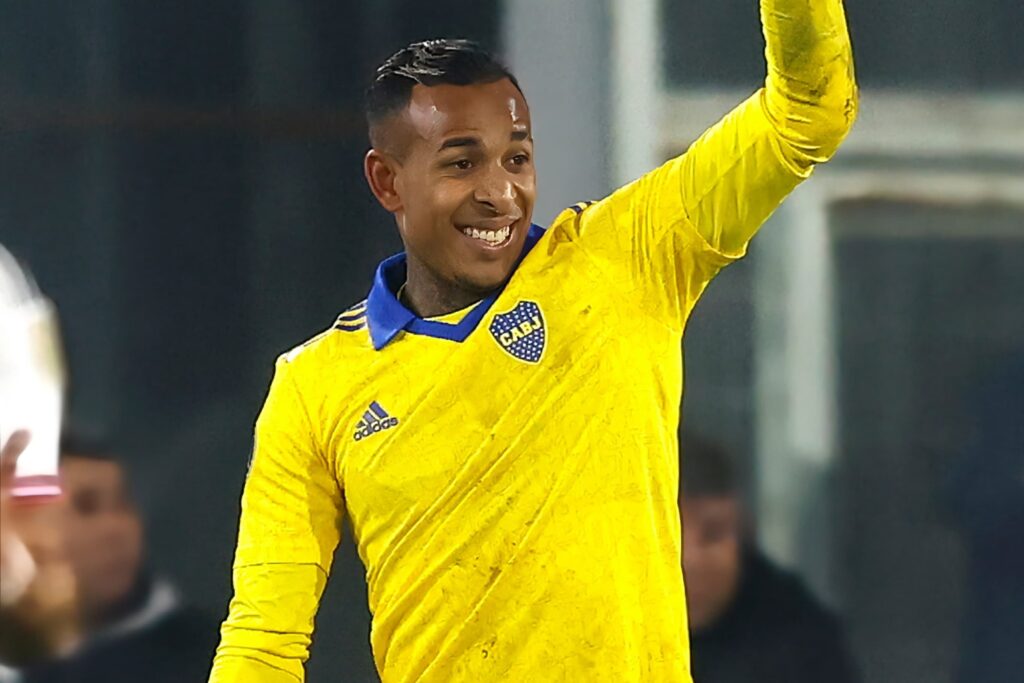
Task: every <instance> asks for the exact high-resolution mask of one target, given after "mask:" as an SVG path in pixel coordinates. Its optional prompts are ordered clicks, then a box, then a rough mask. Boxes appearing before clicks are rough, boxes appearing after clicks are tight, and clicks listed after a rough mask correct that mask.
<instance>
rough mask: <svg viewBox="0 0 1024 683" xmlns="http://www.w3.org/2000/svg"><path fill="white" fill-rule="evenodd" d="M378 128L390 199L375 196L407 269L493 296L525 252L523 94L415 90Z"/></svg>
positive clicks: (494, 89)
mask: <svg viewBox="0 0 1024 683" xmlns="http://www.w3.org/2000/svg"><path fill="white" fill-rule="evenodd" d="M386 125H387V126H388V131H387V137H388V139H389V145H388V147H389V148H390V150H391V151H388V152H387V153H386V154H384V157H385V163H386V164H387V167H388V169H389V172H390V174H391V175H390V176H388V177H387V178H386V179H385V180H386V182H385V185H387V186H388V187H391V188H393V194H392V195H389V196H387V197H382V195H381V193H380V192H378V189H377V187H374V191H375V193H376V194H377V196H378V198H379V199H380V200H381V203H382V204H384V206H385V208H387V209H388V210H389V211H392V212H393V213H394V214H395V217H396V219H397V221H398V226H399V230H400V232H401V236H402V241H403V242H404V244H405V248H406V251H407V253H408V255H409V259H410V266H412V261H413V260H414V259H415V260H416V261H418V262H419V264H422V266H424V267H425V268H426V269H427V270H429V271H430V272H431V273H432V274H433V275H434V276H435V277H437V278H439V279H440V280H442V281H444V282H449V283H453V284H455V285H457V286H459V287H460V288H462V289H465V290H468V291H473V292H481V293H485V292H488V291H490V290H493V289H494V288H495V287H498V286H499V285H500V284H501V283H502V282H504V281H505V279H506V278H507V277H508V276H509V274H510V273H511V271H512V267H513V265H514V264H515V261H516V259H517V258H518V256H519V253H520V251H521V250H522V248H523V242H524V240H525V239H526V233H527V230H528V229H529V226H530V219H531V217H532V214H533V204H534V199H535V195H536V174H535V171H534V166H533V138H532V132H531V127H530V112H529V109H528V108H527V105H526V100H525V99H524V98H523V96H522V93H520V92H519V89H518V88H516V87H515V86H514V85H513V84H512V82H511V81H509V80H508V79H502V80H500V81H496V82H493V83H485V84H476V85H467V86H455V85H438V86H431V87H426V86H422V85H416V86H415V87H414V88H413V91H412V97H411V100H410V102H409V105H408V107H407V108H406V110H405V111H404V112H403V113H402V114H401V115H400V116H397V117H395V120H394V121H391V122H389V123H387V124H386ZM371 155H373V152H371ZM368 159H369V156H368ZM372 173H373V172H372V171H371V169H370V162H369V161H368V167H367V175H368V176H371V175H372ZM373 184H374V181H373V179H372V178H371V185H373Z"/></svg>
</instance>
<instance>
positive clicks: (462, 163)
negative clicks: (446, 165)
mask: <svg viewBox="0 0 1024 683" xmlns="http://www.w3.org/2000/svg"><path fill="white" fill-rule="evenodd" d="M451 165H452V166H454V167H455V168H457V169H459V170H460V171H468V170H469V169H471V168H472V167H473V162H472V161H470V160H469V159H459V160H458V161H453V162H452V164H451Z"/></svg>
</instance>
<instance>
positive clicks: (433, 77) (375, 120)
mask: <svg viewBox="0 0 1024 683" xmlns="http://www.w3.org/2000/svg"><path fill="white" fill-rule="evenodd" d="M504 78H507V79H509V80H510V81H512V84H513V85H514V86H516V88H517V89H518V90H519V91H520V92H522V88H520V87H519V81H517V80H516V77H515V76H513V75H512V72H510V71H509V70H508V68H506V67H505V65H504V64H502V63H501V62H500V61H498V60H497V59H495V58H494V57H493V56H492V55H491V54H490V53H489V52H487V50H485V49H484V48H483V47H481V46H480V45H479V44H478V43H475V42H473V41H472V40H464V39H461V38H440V39H435V40H424V41H421V42H418V43H412V44H410V45H408V46H406V47H403V48H402V49H401V50H399V51H398V52H396V53H395V54H393V55H391V56H390V57H388V58H387V60H386V61H385V62H384V63H383V64H381V65H380V66H379V67H377V73H376V75H375V76H374V79H373V82H372V83H371V84H370V87H369V88H367V89H366V100H365V105H364V107H365V114H366V124H367V126H368V128H369V132H370V142H371V143H373V144H376V142H377V141H376V140H375V139H374V137H375V135H374V131H375V129H376V127H377V125H378V124H380V123H381V122H382V121H383V120H384V119H386V118H388V117H390V116H393V115H394V114H396V113H398V112H400V111H401V110H402V109H404V108H405V107H406V106H407V105H408V104H409V99H410V98H411V97H412V89H413V87H415V86H416V85H417V84H419V85H426V86H433V85H473V84H476V83H493V82H495V81H500V80H502V79H504Z"/></svg>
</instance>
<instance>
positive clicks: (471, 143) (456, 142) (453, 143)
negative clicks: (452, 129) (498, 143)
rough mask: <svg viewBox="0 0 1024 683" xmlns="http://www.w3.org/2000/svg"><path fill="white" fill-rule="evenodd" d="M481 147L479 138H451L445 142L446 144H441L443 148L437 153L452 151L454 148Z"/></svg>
mask: <svg viewBox="0 0 1024 683" xmlns="http://www.w3.org/2000/svg"><path fill="white" fill-rule="evenodd" d="M479 146H480V141H479V140H478V139H477V138H474V137H469V136H466V137H461V138H449V139H447V140H445V141H444V142H442V143H441V146H440V147H439V148H438V150H437V151H438V152H443V151H444V150H446V149H451V148H453V147H479Z"/></svg>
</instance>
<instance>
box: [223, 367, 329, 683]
mask: <svg viewBox="0 0 1024 683" xmlns="http://www.w3.org/2000/svg"><path fill="white" fill-rule="evenodd" d="M318 441H319V439H318V438H317V436H316V429H315V427H314V424H313V422H312V421H311V419H310V416H309V413H308V412H307V410H306V405H305V404H304V402H303V399H302V396H301V395H300V394H299V389H298V387H297V386H296V383H295V380H294V378H293V377H292V368H291V365H290V363H289V362H288V361H287V360H286V359H285V358H282V359H280V360H279V361H278V363H277V368H276V371H275V375H274V380H273V382H272V383H271V387H270V392H269V394H268V396H267V400H266V403H265V404H264V406H263V410H262V412H261V413H260V416H259V419H258V420H257V422H256V435H255V442H254V445H253V458H252V463H251V465H250V470H249V475H248V478H247V480H246V484H245V490H244V493H243V495H242V516H241V523H240V526H239V533H238V547H237V549H236V554H235V561H234V567H233V581H234V597H233V599H232V600H231V606H230V608H229V613H228V617H227V619H226V620H225V622H224V624H223V626H222V627H221V642H220V646H219V647H218V648H217V654H216V657H215V658H214V664H213V671H212V673H211V676H210V681H211V683H295V681H302V680H304V663H305V661H306V659H307V658H308V653H309V645H310V642H311V638H312V632H313V619H314V616H315V615H316V611H317V607H318V605H319V602H320V596H321V594H322V593H323V590H324V587H325V585H326V582H327V576H328V574H329V573H330V569H331V562H332V560H333V556H334V551H335V548H336V547H337V544H338V541H339V539H340V528H341V517H342V510H343V503H342V495H341V489H340V486H339V485H338V483H337V480H336V478H335V476H334V474H333V472H332V468H331V467H330V465H329V463H328V461H327V460H326V459H325V456H324V454H323V453H322V452H321V450H320V448H319V447H318Z"/></svg>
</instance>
